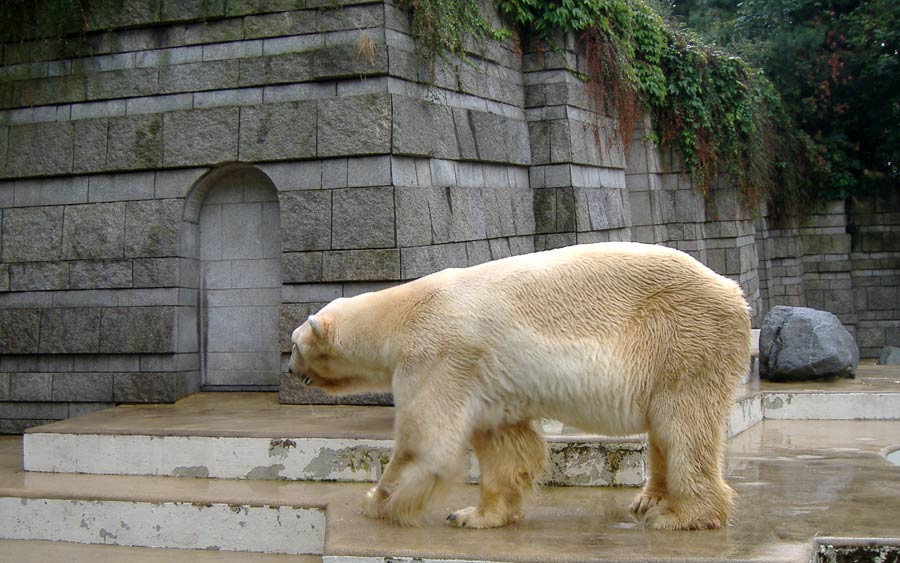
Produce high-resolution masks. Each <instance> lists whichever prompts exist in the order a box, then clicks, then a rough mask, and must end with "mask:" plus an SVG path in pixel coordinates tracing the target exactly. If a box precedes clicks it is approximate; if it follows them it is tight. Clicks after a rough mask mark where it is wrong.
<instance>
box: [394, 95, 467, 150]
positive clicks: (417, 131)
mask: <svg viewBox="0 0 900 563" xmlns="http://www.w3.org/2000/svg"><path fill="white" fill-rule="evenodd" d="M393 102H394V123H393V152H394V154H408V155H417V156H432V157H434V158H449V159H455V158H459V147H458V145H457V140H456V137H455V136H454V135H451V134H449V133H451V132H453V131H455V125H454V121H453V113H452V111H451V109H450V108H448V107H446V106H440V105H437V104H434V103H431V102H427V101H424V100H416V99H412V98H407V97H405V96H394V98H393Z"/></svg>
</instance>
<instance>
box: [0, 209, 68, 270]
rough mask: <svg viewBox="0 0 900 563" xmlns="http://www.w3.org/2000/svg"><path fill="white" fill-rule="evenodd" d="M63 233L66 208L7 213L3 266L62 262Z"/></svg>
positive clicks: (3, 237)
mask: <svg viewBox="0 0 900 563" xmlns="http://www.w3.org/2000/svg"><path fill="white" fill-rule="evenodd" d="M62 231H63V208H62V207H23V208H12V209H4V210H3V234H2V237H0V239H2V241H3V253H2V256H3V262H31V261H38V260H59V258H60V256H61V247H62Z"/></svg>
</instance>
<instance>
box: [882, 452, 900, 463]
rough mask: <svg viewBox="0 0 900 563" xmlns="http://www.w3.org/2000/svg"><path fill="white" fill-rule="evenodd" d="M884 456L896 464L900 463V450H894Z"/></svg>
mask: <svg viewBox="0 0 900 563" xmlns="http://www.w3.org/2000/svg"><path fill="white" fill-rule="evenodd" d="M884 457H886V458H887V460H888V461H889V462H891V463H893V464H894V465H900V450H894V451H892V452H891V453H889V454H888V455H886V456H884Z"/></svg>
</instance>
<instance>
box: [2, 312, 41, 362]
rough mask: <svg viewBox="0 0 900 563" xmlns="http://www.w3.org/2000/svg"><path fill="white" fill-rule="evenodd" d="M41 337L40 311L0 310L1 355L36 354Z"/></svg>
mask: <svg viewBox="0 0 900 563" xmlns="http://www.w3.org/2000/svg"><path fill="white" fill-rule="evenodd" d="M40 335H41V311H40V310H39V309H0V354H36V353H37V351H38V343H39V338H40Z"/></svg>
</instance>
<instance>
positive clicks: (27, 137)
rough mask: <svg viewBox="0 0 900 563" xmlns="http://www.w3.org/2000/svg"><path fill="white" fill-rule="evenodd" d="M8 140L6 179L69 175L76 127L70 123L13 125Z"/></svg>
mask: <svg viewBox="0 0 900 563" xmlns="http://www.w3.org/2000/svg"><path fill="white" fill-rule="evenodd" d="M8 139H9V140H8V145H9V146H8V149H7V160H6V176H9V177H18V176H32V175H51V174H67V173H69V172H71V171H72V158H73V155H74V139H75V126H74V124H73V123H72V122H71V121H60V122H49V123H27V124H23V125H14V126H12V127H10V128H9V136H8Z"/></svg>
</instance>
